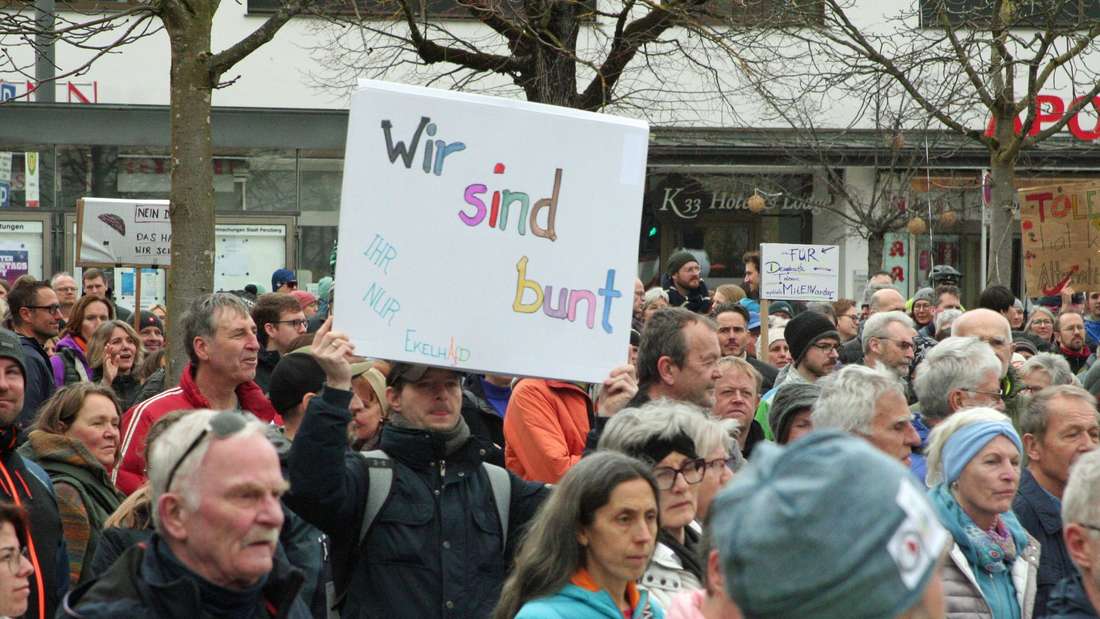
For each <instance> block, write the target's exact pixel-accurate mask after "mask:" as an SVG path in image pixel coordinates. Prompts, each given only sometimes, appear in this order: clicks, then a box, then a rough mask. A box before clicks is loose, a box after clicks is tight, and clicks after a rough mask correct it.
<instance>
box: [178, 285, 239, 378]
mask: <svg viewBox="0 0 1100 619" xmlns="http://www.w3.org/2000/svg"><path fill="white" fill-rule="evenodd" d="M224 312H232V313H233V314H237V315H242V316H251V315H252V313H251V311H250V310H249V309H248V305H247V304H245V302H244V301H243V300H242V299H241V298H240V297H238V296H237V295H235V294H230V293H228V292H215V293H213V294H208V295H203V296H201V297H198V298H196V299H195V300H194V301H192V302H191V306H190V307H188V308H187V311H186V312H185V313H184V314H183V317H182V318H180V325H182V326H183V346H184V348H185V349H187V356H188V357H190V358H191V364H192V365H195V366H198V364H199V358H198V356H196V355H195V338H196V337H202V338H212V337H214V334H215V333H217V332H218V323H217V320H218V316H219V315H220V314H221V313H224Z"/></svg>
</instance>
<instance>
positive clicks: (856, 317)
mask: <svg viewBox="0 0 1100 619" xmlns="http://www.w3.org/2000/svg"><path fill="white" fill-rule="evenodd" d="M840 317H841V318H847V319H848V320H851V321H852V322H859V314H841V315H840Z"/></svg>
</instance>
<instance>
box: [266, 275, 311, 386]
mask: <svg viewBox="0 0 1100 619" xmlns="http://www.w3.org/2000/svg"><path fill="white" fill-rule="evenodd" d="M252 320H253V321H254V322H255V323H256V337H257V338H258V339H259V341H260V346H261V347H262V348H261V350H260V357H259V364H258V365H257V366H256V384H257V385H259V386H260V388H261V389H263V390H264V393H267V392H268V391H270V384H271V373H272V372H274V371H275V366H276V365H278V363H279V358H280V357H282V356H283V355H285V354H288V353H289V352H290V351H291V350H292V348H291V345H292V344H293V343H294V340H296V339H298V336H300V335H302V334H303V333H305V332H306V325H307V324H308V323H309V321H308V320H307V319H306V315H305V313H304V312H303V311H302V306H301V304H300V303H298V299H297V298H295V297H294V295H289V294H282V293H278V294H275V293H272V294H265V295H260V298H259V299H256V306H255V307H253V308H252Z"/></svg>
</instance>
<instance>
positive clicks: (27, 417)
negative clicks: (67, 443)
mask: <svg viewBox="0 0 1100 619" xmlns="http://www.w3.org/2000/svg"><path fill="white" fill-rule="evenodd" d="M8 308H9V310H10V312H11V321H12V326H13V328H14V330H15V332H16V333H17V334H18V335H19V341H20V342H21V343H22V344H23V352H24V353H26V355H27V357H26V372H25V373H24V377H25V380H26V390H25V392H24V398H23V412H22V413H21V414H20V415H19V426H20V428H26V427H27V426H29V425H30V424H31V423H33V422H34V419H35V416H36V415H37V413H38V407H39V406H41V405H42V403H43V402H45V401H46V400H47V399H49V397H50V396H51V395H53V392H54V381H53V370H51V369H50V361H49V356H48V355H47V354H46V349H45V345H46V342H48V341H49V340H50V338H53V337H56V336H57V332H58V327H59V325H60V324H61V304H60V303H58V302H57V293H56V292H54V291H53V289H52V288H50V285H49V284H48V283H46V282H37V281H31V282H24V283H20V284H19V285H18V286H16V287H15V288H12V290H11V292H9V293H8Z"/></svg>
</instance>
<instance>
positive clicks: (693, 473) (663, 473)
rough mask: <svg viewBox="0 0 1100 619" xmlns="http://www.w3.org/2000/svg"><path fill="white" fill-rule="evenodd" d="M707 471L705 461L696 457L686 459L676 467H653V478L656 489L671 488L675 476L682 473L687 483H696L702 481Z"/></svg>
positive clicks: (674, 483)
mask: <svg viewBox="0 0 1100 619" xmlns="http://www.w3.org/2000/svg"><path fill="white" fill-rule="evenodd" d="M706 472H707V461H706V460H704V459H702V458H698V459H696V460H688V461H687V462H685V463H684V465H683V466H681V467H680V468H678V469H674V468H672V467H669V466H659V467H657V468H655V469H653V478H654V479H655V480H657V489H658V490H672V487H673V486H675V485H676V476H677V475H683V477H684V481H686V482H687V483H689V484H697V483H699V482H701V481H703V475H705V474H706Z"/></svg>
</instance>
